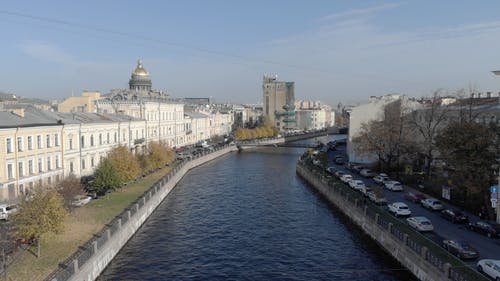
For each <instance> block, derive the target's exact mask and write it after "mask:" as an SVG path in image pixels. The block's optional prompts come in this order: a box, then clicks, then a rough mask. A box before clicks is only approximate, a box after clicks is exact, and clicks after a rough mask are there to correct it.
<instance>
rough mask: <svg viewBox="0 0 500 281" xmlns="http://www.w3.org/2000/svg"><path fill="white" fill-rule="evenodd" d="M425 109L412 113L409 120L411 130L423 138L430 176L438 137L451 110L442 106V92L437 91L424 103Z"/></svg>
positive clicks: (423, 148) (426, 170)
mask: <svg viewBox="0 0 500 281" xmlns="http://www.w3.org/2000/svg"><path fill="white" fill-rule="evenodd" d="M423 104H424V107H423V108H422V109H420V110H415V111H413V112H411V113H410V114H409V116H408V118H407V120H408V122H409V125H410V127H411V129H414V130H415V131H416V132H417V133H418V135H419V136H420V137H421V139H422V141H419V146H420V148H421V152H422V155H423V156H424V158H425V162H424V166H425V169H424V170H425V172H426V174H427V175H428V176H429V175H430V173H431V164H432V160H433V159H434V154H435V150H436V141H435V139H436V136H437V134H438V132H439V130H440V129H441V127H442V123H443V122H444V121H445V120H446V119H447V118H448V117H449V115H450V108H449V106H447V105H444V104H442V98H441V96H440V91H435V92H434V93H433V95H432V97H430V98H429V99H426V100H425V101H424V103H423Z"/></svg>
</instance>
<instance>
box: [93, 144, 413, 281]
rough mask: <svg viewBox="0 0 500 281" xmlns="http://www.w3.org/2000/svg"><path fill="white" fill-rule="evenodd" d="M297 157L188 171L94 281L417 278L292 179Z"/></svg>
mask: <svg viewBox="0 0 500 281" xmlns="http://www.w3.org/2000/svg"><path fill="white" fill-rule="evenodd" d="M303 150H304V149H298V148H264V149H259V150H254V151H243V152H242V153H233V154H230V155H226V156H224V157H221V158H219V159H217V160H215V161H212V162H209V163H207V164H205V165H203V166H200V167H198V168H196V169H193V170H191V171H190V172H189V173H188V174H186V176H185V177H184V178H183V179H182V181H181V182H180V183H179V184H178V185H177V186H176V188H175V189H174V190H173V191H172V192H171V193H170V195H169V196H168V197H167V198H166V199H165V201H164V202H162V204H161V205H160V206H159V207H158V209H157V210H156V211H155V213H154V214H153V215H152V216H151V217H150V218H149V219H148V220H147V221H146V222H145V224H144V225H143V226H142V228H141V229H140V230H139V231H138V232H137V233H136V235H135V236H134V237H133V238H132V239H131V240H130V241H129V242H128V243H127V245H126V246H125V247H124V248H123V249H122V250H121V251H120V253H119V254H118V255H117V256H116V257H115V259H114V260H113V261H112V262H111V264H110V265H109V266H108V268H106V270H105V271H104V272H103V273H102V275H101V276H100V277H99V280H350V281H352V280H370V281H371V280H414V277H413V276H412V275H411V274H410V273H409V272H408V271H406V270H405V269H404V268H403V267H402V266H401V265H400V264H398V263H397V262H395V261H394V260H393V259H392V258H391V257H390V256H389V255H388V254H386V253H384V252H383V251H382V250H381V249H380V248H379V247H378V246H377V245H376V244H375V243H374V242H373V241H372V240H370V238H369V237H368V236H367V235H365V234H363V233H362V231H361V230H359V229H358V228H357V227H355V226H354V225H352V224H351V223H350V222H349V220H348V219H347V218H345V217H344V216H343V215H342V214H341V213H340V211H338V210H336V209H335V208H334V207H333V206H332V205H330V204H329V203H328V202H327V201H326V200H325V199H324V198H322V197H321V196H320V195H319V194H317V193H316V192H315V191H314V190H313V189H312V188H310V187H308V186H307V184H305V183H304V182H303V181H302V180H301V179H300V178H298V177H297V176H296V174H295V164H296V161H297V159H298V157H299V156H300V154H301V153H302V152H303Z"/></svg>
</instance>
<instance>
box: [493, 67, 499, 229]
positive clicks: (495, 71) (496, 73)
mask: <svg viewBox="0 0 500 281" xmlns="http://www.w3.org/2000/svg"><path fill="white" fill-rule="evenodd" d="M492 72H493V74H495V75H500V70H494V71H492ZM498 99H499V100H500V93H499V96H498ZM497 161H498V166H499V167H498V183H497V184H498V185H497V205H496V209H495V210H496V214H497V218H496V221H497V223H500V210H499V209H500V206H498V204H499V203H498V200H499V199H500V195H499V194H500V193H498V189H499V188H500V159H497Z"/></svg>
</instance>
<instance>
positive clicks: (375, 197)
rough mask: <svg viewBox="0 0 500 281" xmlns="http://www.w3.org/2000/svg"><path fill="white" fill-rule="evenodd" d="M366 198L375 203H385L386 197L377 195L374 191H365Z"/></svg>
mask: <svg viewBox="0 0 500 281" xmlns="http://www.w3.org/2000/svg"><path fill="white" fill-rule="evenodd" d="M367 196H368V199H370V201H372V202H373V203H375V204H377V205H387V199H386V198H385V197H384V196H381V195H377V193H375V192H374V191H369V192H367Z"/></svg>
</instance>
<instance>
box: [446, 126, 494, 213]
mask: <svg viewBox="0 0 500 281" xmlns="http://www.w3.org/2000/svg"><path fill="white" fill-rule="evenodd" d="M462 121H463V120H462ZM499 130H500V128H499V127H498V125H496V124H491V125H490V126H487V125H483V124H479V123H475V122H461V121H460V120H459V121H457V122H453V123H450V124H449V125H448V126H447V127H446V128H445V129H444V130H443V131H442V132H441V133H440V134H439V135H438V136H437V138H436V144H437V147H438V149H439V151H440V153H441V154H442V155H443V156H444V157H445V158H446V162H447V164H448V165H449V166H450V167H452V168H453V169H454V172H453V177H452V178H453V180H454V183H455V185H456V186H457V187H458V192H460V193H461V195H462V197H463V198H466V199H468V201H469V202H470V201H472V200H471V198H474V197H475V198H478V197H479V198H480V200H482V204H484V205H486V206H489V189H488V187H489V186H490V184H491V183H493V182H494V181H495V178H494V176H493V175H494V172H495V171H494V168H495V167H496V159H499V158H500V141H499V135H498V134H499V133H498V131H499ZM472 203H477V202H472ZM476 207H478V206H476Z"/></svg>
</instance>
